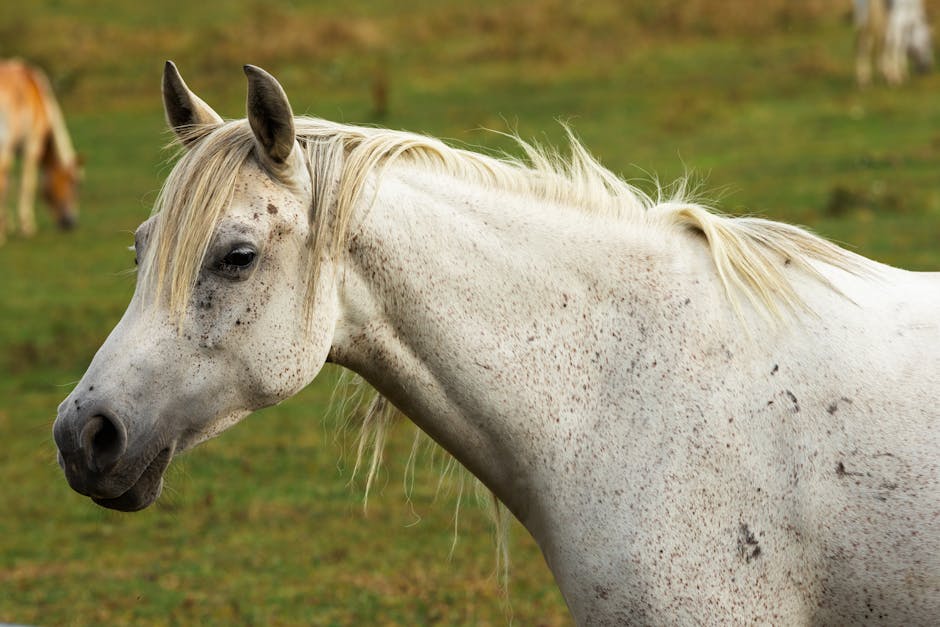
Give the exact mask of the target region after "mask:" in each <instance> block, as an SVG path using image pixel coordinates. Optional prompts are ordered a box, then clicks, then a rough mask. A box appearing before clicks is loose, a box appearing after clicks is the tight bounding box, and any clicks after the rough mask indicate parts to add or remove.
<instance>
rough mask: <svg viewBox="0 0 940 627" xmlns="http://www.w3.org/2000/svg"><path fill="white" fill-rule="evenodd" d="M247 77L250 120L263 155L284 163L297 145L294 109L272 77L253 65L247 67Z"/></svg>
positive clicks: (275, 161) (276, 162) (277, 163)
mask: <svg viewBox="0 0 940 627" xmlns="http://www.w3.org/2000/svg"><path fill="white" fill-rule="evenodd" d="M245 75H246V76H247V77H248V102H247V108H248V123H249V124H251V130H252V131H253V132H254V134H255V140H256V141H257V143H258V146H259V147H260V148H261V154H262V155H264V156H266V157H267V158H268V159H269V160H271V161H272V162H273V163H274V164H275V165H282V164H284V163H285V162H286V161H287V158H288V157H289V156H290V153H291V150H292V149H293V148H294V112H293V111H291V108H290V103H289V102H288V101H287V94H286V93H284V88H283V87H281V85H280V83H278V82H277V81H276V80H275V79H274V77H273V76H271V75H270V74H268V73H267V72H265V71H264V70H262V69H261V68H259V67H255V66H254V65H246V66H245Z"/></svg>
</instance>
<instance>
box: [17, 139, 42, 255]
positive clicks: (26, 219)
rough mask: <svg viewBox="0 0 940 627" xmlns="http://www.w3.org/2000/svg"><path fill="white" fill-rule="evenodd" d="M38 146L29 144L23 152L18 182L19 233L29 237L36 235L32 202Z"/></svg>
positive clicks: (38, 155) (38, 154) (34, 195)
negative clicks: (20, 175)
mask: <svg viewBox="0 0 940 627" xmlns="http://www.w3.org/2000/svg"><path fill="white" fill-rule="evenodd" d="M39 148H40V147H39V145H38V144H34V143H33V142H30V144H28V145H27V146H26V147H25V149H24V150H23V165H22V169H23V173H22V177H21V181H20V202H19V209H18V211H19V219H20V233H22V234H23V235H24V236H27V237H29V236H31V235H33V234H34V233H36V215H35V213H34V212H33V202H34V201H35V199H36V177H37V174H38V170H39V157H40V150H39Z"/></svg>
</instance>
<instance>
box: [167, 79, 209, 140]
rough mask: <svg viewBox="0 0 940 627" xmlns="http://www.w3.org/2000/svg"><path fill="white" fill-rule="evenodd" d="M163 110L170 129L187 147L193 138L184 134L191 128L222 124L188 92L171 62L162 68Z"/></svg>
mask: <svg viewBox="0 0 940 627" xmlns="http://www.w3.org/2000/svg"><path fill="white" fill-rule="evenodd" d="M163 110H164V111H165V112H166V121H167V123H168V124H169V125H170V128H172V129H173V131H174V132H175V133H176V136H177V137H179V138H180V141H182V142H183V144H184V145H187V146H188V145H190V144H192V142H193V141H195V137H194V136H193V135H191V134H189V133H187V132H186V131H188V130H189V129H191V128H192V127H194V126H199V125H206V124H208V125H215V124H221V123H222V118H221V117H220V116H219V114H218V113H216V112H215V111H213V110H212V107H210V106H209V105H207V104H206V103H205V102H203V101H202V99H201V98H199V96H197V95H196V94H194V93H193V92H191V91H189V88H188V87H187V86H186V83H185V82H184V81H183V77H182V76H180V73H179V71H178V70H177V69H176V65H175V64H174V63H173V62H172V61H167V62H166V65H165V66H164V67H163Z"/></svg>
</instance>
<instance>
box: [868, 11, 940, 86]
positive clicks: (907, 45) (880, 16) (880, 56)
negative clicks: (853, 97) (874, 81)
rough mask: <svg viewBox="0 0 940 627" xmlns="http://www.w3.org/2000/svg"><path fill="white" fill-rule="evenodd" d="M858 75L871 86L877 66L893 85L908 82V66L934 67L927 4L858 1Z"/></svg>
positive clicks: (919, 67)
mask: <svg viewBox="0 0 940 627" xmlns="http://www.w3.org/2000/svg"><path fill="white" fill-rule="evenodd" d="M854 15H855V36H856V40H855V74H856V79H857V80H858V83H859V85H862V86H865V85H868V84H869V83H870V82H871V73H872V65H877V66H878V68H879V69H880V71H881V74H882V76H884V79H885V81H887V82H888V83H889V84H891V85H898V84H900V83H902V82H904V81H905V80H906V79H907V77H908V74H909V70H908V62H909V60H910V61H912V62H913V63H914V67H915V69H917V70H918V71H922V72H925V71H928V70H929V69H930V68H931V67H933V41H932V36H931V31H930V24H929V22H928V21H927V14H926V12H925V10H924V3H923V0H854Z"/></svg>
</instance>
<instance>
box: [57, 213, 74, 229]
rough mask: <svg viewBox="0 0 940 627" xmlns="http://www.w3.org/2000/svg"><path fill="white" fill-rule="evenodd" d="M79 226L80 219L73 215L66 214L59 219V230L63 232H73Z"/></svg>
mask: <svg viewBox="0 0 940 627" xmlns="http://www.w3.org/2000/svg"><path fill="white" fill-rule="evenodd" d="M77 224H78V218H76V217H75V215H74V214H73V213H71V212H70V213H66V214H64V215H63V216H62V217H60V218H59V228H60V229H62V230H63V231H71V230H72V229H74V228H75V226H76V225H77Z"/></svg>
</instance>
